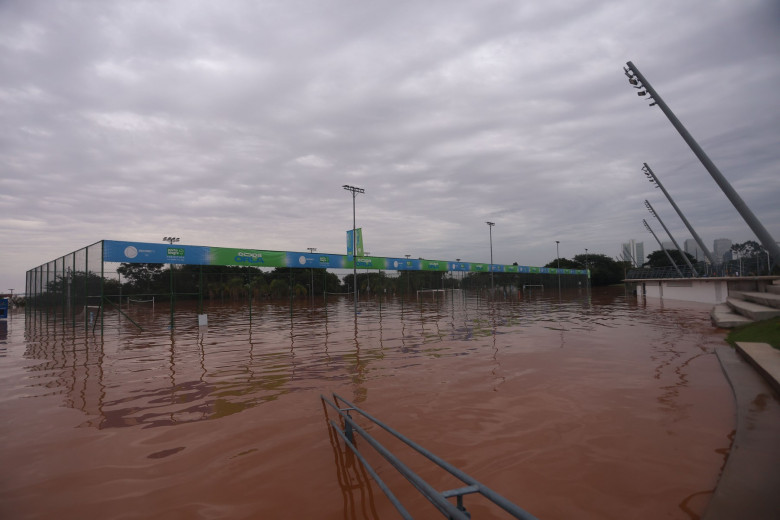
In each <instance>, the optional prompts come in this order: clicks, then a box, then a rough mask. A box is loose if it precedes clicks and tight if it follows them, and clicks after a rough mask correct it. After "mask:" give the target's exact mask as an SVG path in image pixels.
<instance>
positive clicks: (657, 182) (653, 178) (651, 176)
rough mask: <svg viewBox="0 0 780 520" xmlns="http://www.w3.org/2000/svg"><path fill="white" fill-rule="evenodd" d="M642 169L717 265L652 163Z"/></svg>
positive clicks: (708, 256)
mask: <svg viewBox="0 0 780 520" xmlns="http://www.w3.org/2000/svg"><path fill="white" fill-rule="evenodd" d="M642 171H643V172H644V174H645V176H647V178H648V179H650V182H652V183H653V184H654V185H655V187H656V188H660V190H661V191H662V192H663V194H664V195H666V198H667V199H668V200H669V203H670V204H671V205H672V207H673V208H674V210H675V211H676V212H677V215H679V216H680V220H682V221H683V224H685V227H686V228H688V231H690V232H691V236H692V237H693V239H694V240H695V241H696V243H697V244H698V246H699V249H700V250H701V251H702V252H704V254H705V256H706V257H707V259H708V260H709V261H710V264H711V265H713V266H714V265H715V260H714V259H713V258H712V254H710V250H709V249H707V246H705V245H704V241H702V239H701V237H700V236H699V234H698V233H696V230H695V229H693V226H691V223H690V222H688V219H687V218H685V215H683V212H682V211H681V210H680V208H679V207H678V206H677V204H676V203H675V202H674V199H672V196H671V195H669V192H668V191H666V188H664V185H663V184H661V180H660V179H659V178H658V176H657V175H656V174H655V172H653V170H652V169H651V168H650V165H649V164H647V163H644V164H643V165H642Z"/></svg>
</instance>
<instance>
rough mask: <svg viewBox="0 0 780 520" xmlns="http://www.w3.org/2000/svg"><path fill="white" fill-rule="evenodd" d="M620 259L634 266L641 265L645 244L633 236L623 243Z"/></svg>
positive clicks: (643, 260) (643, 259)
mask: <svg viewBox="0 0 780 520" xmlns="http://www.w3.org/2000/svg"><path fill="white" fill-rule="evenodd" d="M621 260H623V261H624V262H631V265H632V266H634V267H642V264H643V263H645V246H644V243H642V242H637V241H636V240H634V239H633V238H632V239H630V240H629V241H628V242H626V243H625V244H623V249H622V253H621Z"/></svg>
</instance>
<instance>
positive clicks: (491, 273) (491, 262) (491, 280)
mask: <svg viewBox="0 0 780 520" xmlns="http://www.w3.org/2000/svg"><path fill="white" fill-rule="evenodd" d="M485 223H486V224H487V225H488V229H489V230H490V293H491V295H492V294H493V291H494V289H495V288H494V285H493V226H495V225H496V223H495V222H485Z"/></svg>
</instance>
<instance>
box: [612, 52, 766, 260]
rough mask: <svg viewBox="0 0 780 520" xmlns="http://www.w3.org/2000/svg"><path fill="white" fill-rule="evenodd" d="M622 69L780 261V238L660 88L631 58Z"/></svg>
mask: <svg viewBox="0 0 780 520" xmlns="http://www.w3.org/2000/svg"><path fill="white" fill-rule="evenodd" d="M623 71H624V72H625V74H626V76H628V82H629V83H630V84H631V85H633V86H634V88H637V89H640V90H639V92H637V95H639V96H647V95H648V94H649V98H648V99H650V100H651V101H652V102H651V103H650V106H651V107H652V106H655V105H658V106H659V107H660V108H661V111H662V112H663V113H664V114H665V115H666V117H667V118H668V119H669V121H670V122H671V123H672V125H673V126H674V127H675V129H677V131H678V132H679V133H680V135H681V136H682V138H683V139H684V140H685V142H686V143H688V146H689V147H690V149H691V150H692V151H693V153H694V154H696V157H698V158H699V160H700V161H701V163H702V164H703V165H704V167H705V168H706V169H707V171H708V172H709V173H710V175H711V176H712V178H713V179H714V180H715V182H716V183H717V185H718V186H720V189H721V190H722V191H723V193H724V194H725V195H726V197H727V198H728V199H729V201H731V204H732V205H733V206H734V208H735V209H736V210H737V211H738V212H739V214H740V215H741V216H742V218H743V219H744V220H745V222H746V223H747V225H748V226H749V227H750V229H751V230H752V231H753V233H755V235H756V237H757V238H758V240H759V241H761V244H763V246H764V249H766V250H767V251H769V252H770V253H771V254H772V258H774V260H775V263H777V264H780V246H779V245H778V244H777V242H775V239H774V238H772V235H770V234H769V231H767V229H766V228H765V227H764V225H763V224H761V221H759V220H758V218H757V217H756V216H755V215H754V214H753V212H752V211H751V210H750V208H749V207H748V206H747V204H745V201H743V200H742V197H740V196H739V194H738V193H737V192H736V190H734V188H733V187H732V186H731V184H730V183H729V181H727V180H726V178H725V177H724V176H723V174H722V173H720V170H719V169H718V167H717V166H715V163H713V162H712V160H711V159H710V158H709V157H708V156H707V154H706V153H704V150H702V149H701V146H699V143H697V142H696V140H695V139H694V138H693V136H692V135H691V134H690V133H689V132H688V130H687V129H686V128H685V127H684V126H683V124H682V123H681V122H680V120H679V119H677V116H675V115H674V113H673V112H672V110H671V109H670V108H669V106H668V105H667V104H666V103H665V102H664V100H663V99H661V96H659V95H658V92H656V90H655V89H654V88H653V87H652V86H651V85H650V83H649V82H648V81H647V79H645V77H644V76H643V75H642V73H641V72H639V69H637V68H636V66H635V65H634V64H633V63H631V62H630V61H629V62H626V66H625V67H623ZM641 89H644V90H641Z"/></svg>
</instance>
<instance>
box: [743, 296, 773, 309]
mask: <svg viewBox="0 0 780 520" xmlns="http://www.w3.org/2000/svg"><path fill="white" fill-rule="evenodd" d="M742 299H743V300H747V301H749V302H753V303H758V304H759V305H764V306H766V307H774V308H776V309H780V294H774V293H769V292H743V293H742Z"/></svg>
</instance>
